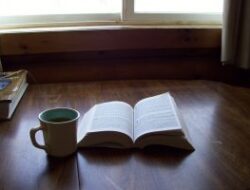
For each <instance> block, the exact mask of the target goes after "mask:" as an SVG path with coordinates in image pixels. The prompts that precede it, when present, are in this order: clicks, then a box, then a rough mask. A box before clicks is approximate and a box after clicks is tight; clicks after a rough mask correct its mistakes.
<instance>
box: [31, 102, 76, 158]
mask: <svg viewBox="0 0 250 190" xmlns="http://www.w3.org/2000/svg"><path fill="white" fill-rule="evenodd" d="M79 117H80V113H79V112H78V111H77V110H74V109H71V108H63V107H62V108H53V109H48V110H45V111H43V112H41V113H40V114H39V116H38V119H39V121H40V127H37V128H32V129H31V130H30V139H31V142H32V144H33V145H34V146H35V147H36V148H40V149H43V150H45V151H46V152H47V154H48V155H51V156H57V157H62V156H68V155H70V154H72V153H74V152H75V151H76V149H77V123H78V119H79ZM39 130H41V131H42V132H43V138H44V145H41V144H39V143H37V141H36V133H37V132H38V131H39Z"/></svg>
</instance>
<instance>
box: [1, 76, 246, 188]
mask: <svg viewBox="0 0 250 190" xmlns="http://www.w3.org/2000/svg"><path fill="white" fill-rule="evenodd" d="M166 91H169V92H170V93H171V94H172V95H173V97H174V98H175V100H176V103H177V106H178V108H179V109H180V112H181V114H182V115H183V118H184V121H185V123H186V125H187V127H188V129H189V133H190V136H191V139H192V141H193V145H194V147H195V149H196V150H195V151H194V152H185V151H180V150H176V149H162V148H159V147H157V148H148V149H145V150H125V151H114V150H106V149H90V150H89V149H88V150H79V151H78V153H76V154H75V155H73V156H71V157H69V158H65V159H60V160H59V159H55V158H50V157H47V156H46V154H45V153H44V152H43V151H41V150H38V149H36V148H34V147H33V146H32V144H31V142H30V139H29V135H28V134H29V130H30V129H31V128H32V127H36V126H38V125H39V122H38V119H37V115H38V113H39V112H41V111H42V110H44V109H47V108H50V107H56V106H70V107H73V108H76V109H77V110H79V111H80V113H81V114H82V115H83V114H84V113H85V112H86V111H87V110H88V109H89V108H90V107H91V106H93V105H94V104H96V103H100V102H104V101H111V100H121V101H126V102H128V103H130V104H131V105H134V104H135V103H136V102H137V101H138V100H140V99H142V98H145V97H148V96H153V95H157V94H160V93H163V92H166ZM38 139H40V140H41V137H40V136H39V135H38ZM249 147H250V89H247V88H242V87H237V86H230V85H227V84H223V83H217V82H210V81H174V80H173V81H166V80H155V81H146V80H142V81H106V82H85V83H64V84H60V83H59V84H38V85H30V86H29V88H28V90H27V92H26V94H25V96H24V97H23V99H22V100H21V102H20V104H19V106H18V108H17V110H16V112H15V114H14V116H13V118H12V120H10V121H2V122H0V189H92V190H97V189H117V190H118V189H119V190H120V189H177V190H179V189H190V190H193V189H202V190H206V189H209V190H210V189H213V190H214V189H249V188H250V180H249V179H250V148H249Z"/></svg>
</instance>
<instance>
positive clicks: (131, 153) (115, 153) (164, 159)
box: [78, 145, 193, 165]
mask: <svg viewBox="0 0 250 190" xmlns="http://www.w3.org/2000/svg"><path fill="white" fill-rule="evenodd" d="M192 152H193V151H190V150H183V149H176V148H170V147H166V146H158V145H157V146H156V145H154V146H149V147H146V148H144V149H112V148H82V149H80V150H78V154H79V155H80V156H81V157H82V158H84V159H85V160H86V161H88V162H89V163H94V164H98V165H101V164H105V165H108V164H110V165H114V164H121V163H123V162H128V161H129V160H131V159H133V160H136V161H140V162H141V163H145V164H160V165H161V164H163V165H169V164H171V165H178V164H179V163H180V162H181V161H182V160H184V159H185V158H186V157H187V156H188V155H190V154H192Z"/></svg>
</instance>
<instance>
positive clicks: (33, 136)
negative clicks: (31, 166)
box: [30, 127, 47, 150]
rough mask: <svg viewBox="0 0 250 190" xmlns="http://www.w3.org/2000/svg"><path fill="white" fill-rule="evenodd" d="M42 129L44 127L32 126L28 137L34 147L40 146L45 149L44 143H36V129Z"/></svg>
mask: <svg viewBox="0 0 250 190" xmlns="http://www.w3.org/2000/svg"><path fill="white" fill-rule="evenodd" d="M40 130H41V131H43V130H44V128H43V127H37V128H32V129H31V130H30V139H31V142H32V144H33V145H34V146H35V147H36V148H40V149H43V150H46V149H47V147H46V146H45V145H41V144H38V143H37V141H36V133H37V132H38V131H40Z"/></svg>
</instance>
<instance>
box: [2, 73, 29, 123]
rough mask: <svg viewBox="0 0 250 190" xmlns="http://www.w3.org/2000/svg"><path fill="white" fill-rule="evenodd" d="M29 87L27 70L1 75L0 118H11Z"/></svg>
mask: <svg viewBox="0 0 250 190" xmlns="http://www.w3.org/2000/svg"><path fill="white" fill-rule="evenodd" d="M27 87H28V83H27V71H26V70H19V71H14V72H5V73H2V74H1V76H0V119H10V118H11V116H12V115H13V113H14V111H15V109H16V107H17V105H18V103H19V101H20V100H21V98H22V96H23V94H24V92H25V91H26V89H27Z"/></svg>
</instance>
